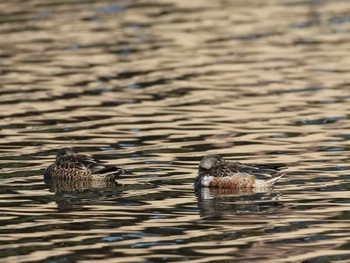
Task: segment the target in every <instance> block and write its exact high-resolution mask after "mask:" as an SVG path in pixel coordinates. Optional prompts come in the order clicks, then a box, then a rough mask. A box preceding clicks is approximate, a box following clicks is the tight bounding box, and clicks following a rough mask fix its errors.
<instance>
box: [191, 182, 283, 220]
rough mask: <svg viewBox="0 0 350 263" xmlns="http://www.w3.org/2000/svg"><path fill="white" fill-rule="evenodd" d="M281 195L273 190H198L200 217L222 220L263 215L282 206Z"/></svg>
mask: <svg viewBox="0 0 350 263" xmlns="http://www.w3.org/2000/svg"><path fill="white" fill-rule="evenodd" d="M279 195H280V193H278V192H276V191H273V190H272V189H271V188H260V189H256V188H248V189H232V188H209V187H202V188H197V189H196V196H197V200H198V208H199V209H200V215H201V216H202V217H205V218H221V217H227V216H231V215H237V214H251V213H253V214H254V213H261V212H265V211H267V210H271V209H274V208H276V206H277V207H278V206H281V204H280V203H279V202H278V197H279Z"/></svg>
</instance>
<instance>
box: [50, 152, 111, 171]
mask: <svg viewBox="0 0 350 263" xmlns="http://www.w3.org/2000/svg"><path fill="white" fill-rule="evenodd" d="M56 165H57V166H59V167H61V168H64V169H79V170H90V171H91V172H92V173H94V172H96V171H98V170H101V169H104V168H105V167H106V165H104V163H103V162H100V161H97V160H96V159H94V158H93V157H92V156H90V155H86V154H75V155H69V156H64V157H61V158H59V159H58V160H56Z"/></svg>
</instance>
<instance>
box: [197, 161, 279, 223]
mask: <svg viewBox="0 0 350 263" xmlns="http://www.w3.org/2000/svg"><path fill="white" fill-rule="evenodd" d="M284 168H286V167H285V165H282V164H242V163H239V162H229V161H226V160H224V159H223V158H222V157H221V156H219V155H208V156H205V157H203V158H202V160H201V162H200V164H199V168H198V175H197V177H196V179H195V183H194V186H195V190H196V195H197V198H198V206H199V208H200V209H201V212H202V216H205V217H218V216H225V215H230V214H237V213H257V212H261V211H262V210H266V209H268V208H271V207H274V206H275V205H276V201H275V200H276V199H277V197H278V195H279V194H278V193H276V192H274V191H273V190H272V185H273V184H274V183H275V182H276V181H277V180H278V179H280V178H281V177H282V176H283V175H284V174H283V173H281V170H282V169H284Z"/></svg>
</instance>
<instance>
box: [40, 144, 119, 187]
mask: <svg viewBox="0 0 350 263" xmlns="http://www.w3.org/2000/svg"><path fill="white" fill-rule="evenodd" d="M123 172H124V171H123V170H122V169H120V168H118V167H115V166H110V165H106V164H105V163H103V162H100V161H97V160H96V159H94V158H93V157H92V156H90V155H85V154H76V153H74V152H73V150H72V149H70V148H62V149H60V150H59V151H58V153H57V156H56V161H55V162H54V163H53V164H51V165H49V166H48V167H47V168H46V170H45V177H46V178H50V177H53V178H65V179H70V180H86V179H90V180H115V179H116V177H118V176H119V175H120V174H123Z"/></svg>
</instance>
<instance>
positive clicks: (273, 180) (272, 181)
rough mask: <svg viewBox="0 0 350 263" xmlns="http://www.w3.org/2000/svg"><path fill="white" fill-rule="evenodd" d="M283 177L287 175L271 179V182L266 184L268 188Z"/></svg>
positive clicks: (268, 181)
mask: <svg viewBox="0 0 350 263" xmlns="http://www.w3.org/2000/svg"><path fill="white" fill-rule="evenodd" d="M283 175H285V173H283V174H281V175H278V176H276V177H274V178H271V179H269V180H267V181H266V183H267V184H268V186H272V185H273V184H274V183H276V182H277V181H278V180H279V179H280V178H281V177H282V176H283Z"/></svg>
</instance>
